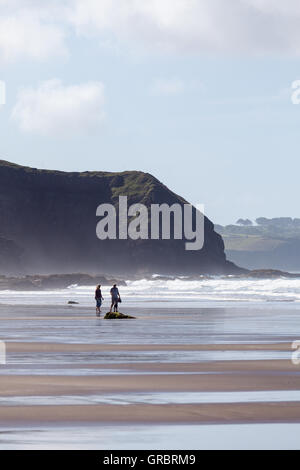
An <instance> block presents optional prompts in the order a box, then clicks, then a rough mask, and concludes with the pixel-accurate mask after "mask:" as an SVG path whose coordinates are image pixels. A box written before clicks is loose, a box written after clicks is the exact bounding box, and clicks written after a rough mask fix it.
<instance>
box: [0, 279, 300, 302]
mask: <svg viewBox="0 0 300 470" xmlns="http://www.w3.org/2000/svg"><path fill="white" fill-rule="evenodd" d="M120 291H121V294H122V298H123V299H124V300H125V301H126V305H128V306H133V305H141V304H145V303H148V304H151V305H153V306H154V305H157V304H159V305H162V304H164V303H166V302H168V303H172V304H174V305H175V304H178V305H180V304H182V303H184V304H187V303H188V304H189V305H191V304H195V305H197V304H200V305H205V303H207V302H209V303H210V304H211V303H219V302H222V303H223V304H224V302H225V303H226V302H275V303H277V302H292V303H293V302H300V279H287V278H279V279H235V278H232V277H230V276H228V277H225V278H224V277H222V278H218V277H215V278H210V279H204V278H203V279H202V280H184V279H155V278H153V279H151V280H149V279H141V280H136V281H127V286H126V287H125V286H122V287H121V288H120ZM103 294H104V297H105V301H106V303H107V304H109V299H110V296H109V287H104V288H103ZM68 300H75V301H78V302H80V304H81V305H86V306H87V305H91V303H93V301H94V287H93V286H89V287H86V286H80V287H79V286H76V285H72V286H70V287H68V288H67V289H61V290H53V291H39V292H22V293H20V292H14V291H2V292H0V303H2V304H3V303H4V304H10V305H14V304H21V303H22V304H23V305H30V304H35V305H37V304H38V305H42V304H43V305H44V304H47V303H50V304H51V305H53V304H55V305H59V304H62V303H65V302H67V301H68Z"/></svg>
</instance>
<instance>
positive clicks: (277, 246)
mask: <svg viewBox="0 0 300 470" xmlns="http://www.w3.org/2000/svg"><path fill="white" fill-rule="evenodd" d="M255 222H256V224H253V222H251V221H249V219H240V220H238V222H237V224H236V225H227V226H225V227H224V226H221V225H215V230H216V231H217V232H218V233H219V234H220V235H222V237H223V240H224V243H225V250H226V254H227V256H228V258H229V259H231V260H232V261H233V262H235V263H237V264H239V265H241V266H244V267H245V268H248V269H265V268H270V269H281V270H287V271H300V219H292V218H290V217H280V218H274V219H267V218H265V217H260V218H258V219H256V221H255Z"/></svg>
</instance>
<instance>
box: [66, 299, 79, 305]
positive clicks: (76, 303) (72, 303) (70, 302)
mask: <svg viewBox="0 0 300 470" xmlns="http://www.w3.org/2000/svg"><path fill="white" fill-rule="evenodd" d="M68 305H79V302H74V300H69V302H68Z"/></svg>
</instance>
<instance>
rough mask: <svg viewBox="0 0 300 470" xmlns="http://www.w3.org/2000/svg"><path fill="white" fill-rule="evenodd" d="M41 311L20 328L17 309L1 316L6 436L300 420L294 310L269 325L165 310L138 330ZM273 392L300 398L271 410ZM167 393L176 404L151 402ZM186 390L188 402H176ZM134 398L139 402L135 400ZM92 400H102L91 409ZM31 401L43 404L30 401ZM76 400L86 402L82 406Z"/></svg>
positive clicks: (135, 324) (0, 403)
mask: <svg viewBox="0 0 300 470" xmlns="http://www.w3.org/2000/svg"><path fill="white" fill-rule="evenodd" d="M8 310H9V309H8ZM40 310H41V308H40V307H32V308H31V310H30V316H29V315H28V313H29V309H26V310H25V311H24V313H23V314H22V312H20V311H18V318H20V319H21V320H20V322H15V321H12V320H8V319H9V318H11V319H12V318H13V317H12V316H11V314H12V313H13V311H11V312H9V311H7V309H6V310H5V309H4V310H3V314H2V317H1V308H0V327H1V326H2V327H3V328H2V330H1V331H2V332H3V333H2V337H1V339H2V340H4V341H5V342H6V352H7V363H6V365H3V366H0V423H1V427H0V430H1V429H3V428H4V427H5V428H6V429H11V428H13V429H16V428H17V427H22V426H25V427H26V428H27V429H28V428H29V429H32V430H33V429H36V427H37V428H38V429H39V428H43V429H47V427H49V426H50V427H53V426H57V428H60V427H62V426H64V425H66V426H71V428H69V429H70V436H71V434H72V432H71V429H72V427H73V428H74V429H75V426H89V425H93V426H94V425H97V423H98V424H99V425H100V424H101V425H102V424H103V425H104V424H105V425H110V424H113V425H118V424H120V425H122V426H124V425H126V426H130V425H135V424H136V425H138V424H141V425H162V424H166V425H172V426H175V425H176V424H179V425H182V426H184V425H196V424H201V425H204V424H210V425H212V424H218V425H222V424H226V425H230V424H242V423H245V424H246V423H248V424H250V423H300V366H296V365H294V364H293V363H292V361H291V355H292V352H293V351H292V341H294V340H297V337H295V338H294V337H293V335H292V330H293V329H294V330H295V331H300V328H299V320H298V318H299V316H298V312H297V311H296V310H295V311H292V309H289V310H288V313H287V316H286V318H285V317H284V315H283V313H282V312H280V313H279V312H278V311H276V312H275V313H274V317H273V314H272V310H271V311H268V313H267V314H266V317H265V318H263V316H262V315H263V313H262V312H263V310H260V311H254V312H253V311H251V310H247V311H246V312H239V310H238V309H236V310H224V311H222V309H213V310H212V311H209V309H206V310H205V311H203V312H197V311H196V310H195V309H194V310H193V311H191V312H189V311H187V313H186V316H185V317H184V316H183V312H180V311H176V312H174V311H173V312H171V311H169V310H164V309H160V310H159V311H158V312H157V315H156V314H155V310H154V309H152V310H151V311H149V309H148V310H146V309H145V311H144V312H143V314H140V317H139V319H138V320H137V321H134V320H133V321H131V322H130V323H126V322H121V323H120V322H115V321H111V322H105V321H103V319H96V318H95V317H93V316H91V314H90V311H89V312H88V315H86V317H85V322H84V323H83V318H82V317H76V316H74V312H73V309H72V313H71V314H70V310H68V309H66V308H62V309H61V310H59V308H57V307H55V308H53V309H51V308H49V307H48V308H47V309H46V310H45V311H44V312H43V314H41V311H40ZM59 313H60V314H61V317H60V318H59V320H58V319H57V318H58V316H59ZM124 313H127V312H124ZM128 313H132V312H128ZM133 313H135V312H133ZM201 315H202V316H201ZM279 315H280V317H279ZM276 316H277V318H276ZM278 318H279V320H280V322H281V323H280V328H278V327H277V326H276V325H275V321H276V320H277V322H278ZM291 318H292V320H293V321H294V324H293V325H291ZM186 319H188V321H186ZM200 320H201V321H200ZM289 321H290V323H289ZM285 324H286V325H287V327H286V328H285V327H284V325H285ZM262 325H265V327H264V328H262ZM256 355H257V357H258V359H253V358H255V357H256ZM259 391H261V392H266V393H265V394H264V395H263V398H262V401H261V402H260V401H258V400H257V399H255V400H254V399H252V398H251V395H249V397H248V398H247V399H246V400H245V402H241V400H239V401H237V402H235V403H223V402H222V403H221V402H216V403H208V402H207V403H205V400H204V402H201V403H200V401H199V403H191V402H190V403H189V402H188V396H189V395H188V394H189V393H201V392H203V393H204V392H205V393H212V394H213V393H215V392H218V393H223V394H224V396H225V395H226V393H230V392H236V393H240V394H241V397H242V398H243V396H242V394H243V393H244V392H249V393H251V392H259ZM274 391H275V392H277V391H278V392H280V391H282V392H285V393H288V392H289V391H290V392H294V393H295V392H297V391H299V401H292V399H289V401H287V399H284V398H283V399H282V400H281V399H279V401H277V402H276V403H273V402H272V400H271V399H269V400H268V392H274ZM160 392H161V393H164V394H165V395H164V397H168V396H169V397H170V402H169V403H168V399H167V398H166V403H164V404H149V403H147V402H146V400H145V394H147V396H149V395H151V394H153V395H155V394H158V393H160ZM179 392H180V393H182V394H183V396H184V394H186V397H187V399H186V400H187V402H184V403H182V402H178V403H176V394H178V393H179ZM130 394H135V397H136V398H135V399H136V400H137V402H136V403H130V402H128V403H127V401H126V397H129V396H130ZM109 395H111V396H112V397H114V396H118V397H124V403H123V404H119V403H118V402H117V401H116V403H114V402H112V403H108V404H107V403H101V399H102V398H103V397H107V396H109ZM94 396H96V397H97V399H98V400H99V401H100V403H95V402H93V400H92V399H91V400H90V403H88V401H89V397H94ZM282 396H283V397H284V396H286V395H282ZM293 396H294V395H293ZM18 397H19V399H18ZM26 397H32V398H33V399H34V400H36V402H35V403H36V404H34V405H32V404H26V402H27V403H29V402H28V400H26ZM68 397H69V402H68ZM76 397H78V398H79V397H81V398H82V397H84V398H86V400H87V404H82V403H78V404H74V400H75V402H76ZM101 397H102V398H101ZM143 397H144V398H143ZM171 397H173V398H172V399H173V402H172V400H171ZM174 397H175V398H174ZM10 398H13V399H17V401H16V402H15V403H11V402H10V401H9V400H10ZM39 398H40V402H39ZM164 399H165V398H164ZM22 400H23V401H22ZM43 400H44V402H47V404H43V403H44V402H43ZM139 400H140V402H139ZM174 400H175V403H174ZM59 402H60V403H61V404H58V403H59ZM62 403H63V404H62ZM70 439H71V437H70ZM57 444H58V445H59V442H57ZM0 447H1V442H0ZM175 448H176V447H175ZM178 448H180V443H178Z"/></svg>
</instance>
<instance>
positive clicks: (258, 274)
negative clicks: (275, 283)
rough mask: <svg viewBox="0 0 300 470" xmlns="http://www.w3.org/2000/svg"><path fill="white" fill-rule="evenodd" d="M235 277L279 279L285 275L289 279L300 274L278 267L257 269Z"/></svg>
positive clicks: (295, 277)
mask: <svg viewBox="0 0 300 470" xmlns="http://www.w3.org/2000/svg"><path fill="white" fill-rule="evenodd" d="M235 277H241V278H256V279H279V278H281V277H285V278H289V279H297V278H300V274H294V273H288V272H285V271H279V270H277V269H255V270H253V271H249V272H248V273H245V274H241V275H239V276H235Z"/></svg>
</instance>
